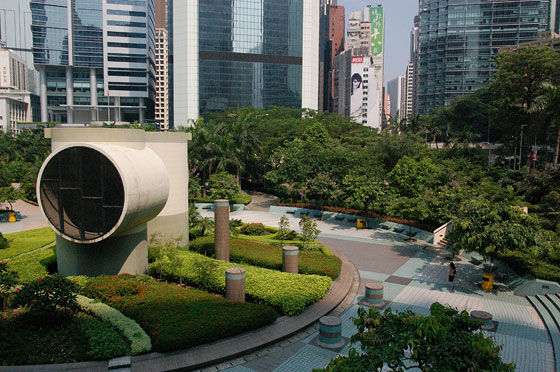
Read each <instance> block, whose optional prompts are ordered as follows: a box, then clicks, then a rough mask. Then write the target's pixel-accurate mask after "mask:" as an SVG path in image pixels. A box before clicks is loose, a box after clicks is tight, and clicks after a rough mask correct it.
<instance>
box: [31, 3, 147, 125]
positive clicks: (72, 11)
mask: <svg viewBox="0 0 560 372" xmlns="http://www.w3.org/2000/svg"><path fill="white" fill-rule="evenodd" d="M31 12H32V14H33V23H32V26H31V30H32V32H33V60H34V64H35V67H36V68H37V70H38V71H39V74H40V89H39V93H40V102H41V121H60V122H67V123H90V122H98V121H112V122H121V121H124V122H134V121H139V122H144V121H145V120H146V119H153V101H154V96H155V86H154V82H155V23H154V22H155V21H154V20H155V17H154V0H146V1H134V0H118V1H117V0H31Z"/></svg>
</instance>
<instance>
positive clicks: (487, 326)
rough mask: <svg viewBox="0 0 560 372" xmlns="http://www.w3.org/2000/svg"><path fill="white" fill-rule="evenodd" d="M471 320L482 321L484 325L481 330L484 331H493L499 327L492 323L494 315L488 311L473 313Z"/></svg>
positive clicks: (475, 311)
mask: <svg viewBox="0 0 560 372" xmlns="http://www.w3.org/2000/svg"><path fill="white" fill-rule="evenodd" d="M471 319H478V320H482V321H483V322H484V323H483V324H482V326H481V327H480V329H483V330H485V331H493V330H495V329H496V327H497V324H496V323H495V322H493V321H492V314H490V313H489V312H486V311H480V310H474V311H471Z"/></svg>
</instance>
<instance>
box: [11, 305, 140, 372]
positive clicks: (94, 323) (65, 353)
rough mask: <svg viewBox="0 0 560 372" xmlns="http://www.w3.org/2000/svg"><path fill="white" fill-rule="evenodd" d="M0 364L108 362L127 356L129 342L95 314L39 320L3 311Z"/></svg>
mask: <svg viewBox="0 0 560 372" xmlns="http://www.w3.org/2000/svg"><path fill="white" fill-rule="evenodd" d="M0 335H2V337H0V365H27V364H52V363H69V362H81V361H87V360H104V359H110V358H114V357H117V356H122V355H126V354H127V353H128V352H129V346H128V344H127V341H126V340H125V339H124V338H123V336H121V334H120V333H119V332H117V331H116V330H115V329H113V328H112V327H110V326H108V325H107V324H105V323H103V322H101V321H99V320H98V319H96V318H94V317H93V316H91V315H88V314H85V313H77V314H75V315H74V316H73V317H55V318H52V319H48V318H37V317H33V316H31V315H30V314H28V313H26V312H25V311H23V310H22V309H18V310H10V311H5V312H0Z"/></svg>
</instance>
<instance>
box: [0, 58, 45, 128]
mask: <svg viewBox="0 0 560 372" xmlns="http://www.w3.org/2000/svg"><path fill="white" fill-rule="evenodd" d="M34 85H35V81H34V77H33V71H30V70H29V69H28V67H27V64H26V63H25V60H24V59H23V58H21V57H20V56H18V55H16V54H15V53H14V52H13V51H11V50H9V49H5V48H1V47H0V131H1V132H8V131H11V132H14V131H17V123H18V122H31V121H38V120H39V118H38V113H39V110H38V109H37V104H38V97H37V96H36V95H35V94H33V92H34V90H35V87H34Z"/></svg>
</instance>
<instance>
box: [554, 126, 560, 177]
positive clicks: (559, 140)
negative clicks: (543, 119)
mask: <svg viewBox="0 0 560 372" xmlns="http://www.w3.org/2000/svg"><path fill="white" fill-rule="evenodd" d="M559 152H560V123H559V124H557V125H556V148H555V149H554V160H553V162H554V167H555V168H556V167H558V153H559Z"/></svg>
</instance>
